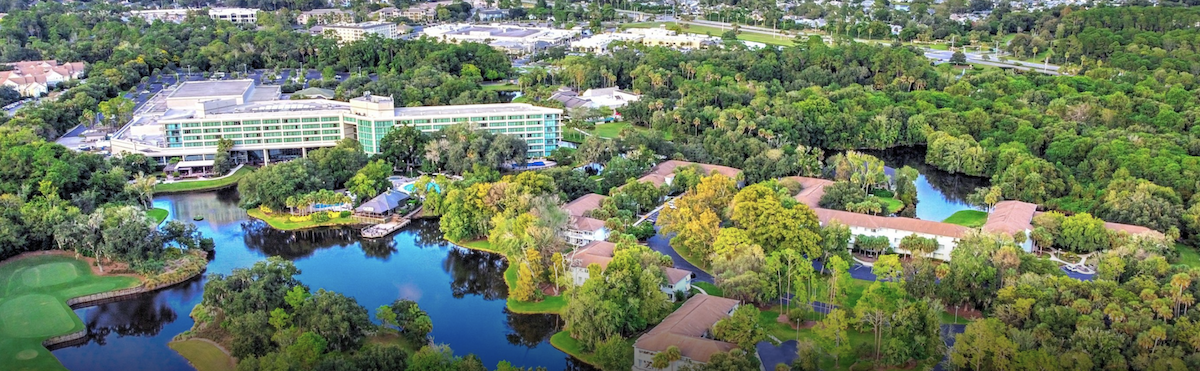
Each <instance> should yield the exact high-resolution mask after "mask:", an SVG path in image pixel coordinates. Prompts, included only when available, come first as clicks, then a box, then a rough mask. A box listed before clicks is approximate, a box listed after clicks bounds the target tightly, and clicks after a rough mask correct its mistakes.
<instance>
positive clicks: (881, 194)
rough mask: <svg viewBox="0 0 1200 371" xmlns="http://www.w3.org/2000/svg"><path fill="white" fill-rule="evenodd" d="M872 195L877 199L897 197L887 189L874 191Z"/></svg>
mask: <svg viewBox="0 0 1200 371" xmlns="http://www.w3.org/2000/svg"><path fill="white" fill-rule="evenodd" d="M871 194H873V195H875V197H884V198H892V197H896V194H895V193H892V191H889V190H886V189H878V188H876V189H872V190H871Z"/></svg>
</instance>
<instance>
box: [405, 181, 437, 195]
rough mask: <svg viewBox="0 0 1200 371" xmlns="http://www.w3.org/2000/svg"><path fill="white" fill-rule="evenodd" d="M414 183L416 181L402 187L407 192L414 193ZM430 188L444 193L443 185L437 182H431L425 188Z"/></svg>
mask: <svg viewBox="0 0 1200 371" xmlns="http://www.w3.org/2000/svg"><path fill="white" fill-rule="evenodd" d="M414 184H416V183H408V184H405V185H404V186H403V187H400V189H402V190H404V192H406V193H412V192H413V185H414ZM430 189H432V190H433V191H434V192H437V193H442V186H439V185H437V183H429V185H428V186H426V187H425V190H430Z"/></svg>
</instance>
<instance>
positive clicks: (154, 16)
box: [129, 8, 200, 23]
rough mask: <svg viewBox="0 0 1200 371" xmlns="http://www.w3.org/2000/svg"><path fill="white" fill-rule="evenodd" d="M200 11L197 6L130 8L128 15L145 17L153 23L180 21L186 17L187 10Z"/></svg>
mask: <svg viewBox="0 0 1200 371" xmlns="http://www.w3.org/2000/svg"><path fill="white" fill-rule="evenodd" d="M194 11H200V9H199V8H193V9H186V8H185V9H152V10H132V11H130V12H129V15H131V16H134V17H138V18H141V19H145V20H146V22H151V23H153V22H154V21H163V22H171V23H180V22H183V20H184V19H187V15H188V13H189V12H194Z"/></svg>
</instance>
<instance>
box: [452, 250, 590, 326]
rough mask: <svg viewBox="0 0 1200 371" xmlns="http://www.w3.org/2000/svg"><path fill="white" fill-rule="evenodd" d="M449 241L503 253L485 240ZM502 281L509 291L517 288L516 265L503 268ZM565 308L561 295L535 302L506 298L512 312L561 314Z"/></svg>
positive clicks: (563, 298)
mask: <svg viewBox="0 0 1200 371" xmlns="http://www.w3.org/2000/svg"><path fill="white" fill-rule="evenodd" d="M451 243H453V244H455V245H458V246H462V247H465V248H468V249H472V250H479V251H486V252H490V253H493V254H501V255H503V253H501V252H499V251H496V250H493V249H492V244H491V243H489V242H488V241H487V240H475V241H468V242H462V243H459V242H454V241H451ZM505 259H508V257H507V256H506V257H505ZM509 261H511V260H509ZM504 282H505V283H507V284H508V291H509V292H512V291H513V290H516V289H517V266H516V265H514V264H509V265H508V269H505V270H504ZM566 308H567V299H566V298H565V297H563V296H562V295H559V296H546V297H545V298H543V299H542V301H536V302H529V301H517V300H516V299H513V298H512V297H511V296H510V297H509V298H508V310H510V311H512V312H513V313H521V314H536V313H554V314H562V311H563V310H564V309H566Z"/></svg>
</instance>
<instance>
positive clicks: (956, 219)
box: [942, 210, 988, 228]
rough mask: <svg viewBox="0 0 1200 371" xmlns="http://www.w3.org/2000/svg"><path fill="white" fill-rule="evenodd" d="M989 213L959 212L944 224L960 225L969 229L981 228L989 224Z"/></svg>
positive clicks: (976, 211) (975, 211) (977, 211)
mask: <svg viewBox="0 0 1200 371" xmlns="http://www.w3.org/2000/svg"><path fill="white" fill-rule="evenodd" d="M987 217H988V213H985V212H982V211H979V210H959V211H958V212H956V213H954V214H953V215H950V217H949V218H946V220H943V221H942V222H943V223H950V224H958V225H961V226H964V227H969V228H979V227H982V226H983V223H986V222H987Z"/></svg>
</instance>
